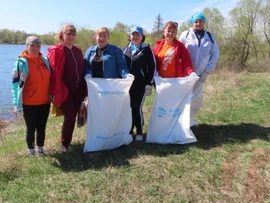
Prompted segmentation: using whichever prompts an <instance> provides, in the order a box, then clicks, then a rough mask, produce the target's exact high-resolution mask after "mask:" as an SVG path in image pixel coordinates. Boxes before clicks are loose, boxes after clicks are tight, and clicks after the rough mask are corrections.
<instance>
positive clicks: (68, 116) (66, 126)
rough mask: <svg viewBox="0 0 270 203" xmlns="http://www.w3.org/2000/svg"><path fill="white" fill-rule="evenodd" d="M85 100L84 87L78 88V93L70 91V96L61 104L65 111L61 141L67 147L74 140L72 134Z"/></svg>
mask: <svg viewBox="0 0 270 203" xmlns="http://www.w3.org/2000/svg"><path fill="white" fill-rule="evenodd" d="M83 100H84V91H83V90H82V89H81V90H79V89H78V91H77V92H76V93H73V94H72V93H69V94H68V98H67V99H66V101H65V102H64V103H63V104H62V106H61V107H62V110H63V113H64V122H63V127H62V132H61V143H62V145H63V146H64V147H66V148H68V146H69V145H70V143H71V141H72V134H73V131H74V127H75V122H76V116H77V114H78V111H79V108H80V106H81V103H82V101H83Z"/></svg>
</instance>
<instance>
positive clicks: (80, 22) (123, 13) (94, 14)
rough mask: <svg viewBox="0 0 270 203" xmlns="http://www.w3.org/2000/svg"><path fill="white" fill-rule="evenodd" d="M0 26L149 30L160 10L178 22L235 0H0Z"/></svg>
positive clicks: (45, 30)
mask: <svg viewBox="0 0 270 203" xmlns="http://www.w3.org/2000/svg"><path fill="white" fill-rule="evenodd" d="M0 3H1V4H0V5H1V6H0V29H5V28H6V29H10V30H21V31H25V32H27V33H36V34H46V33H49V32H58V31H59V30H60V29H61V26H62V25H63V24H64V23H67V22H69V23H73V24H74V25H75V26H76V27H77V29H80V28H81V27H85V28H87V29H92V30H97V29H98V28H99V27H101V26H106V27H108V28H113V27H114V25H115V24H116V23H117V22H121V23H124V24H127V25H139V26H141V27H143V28H144V29H145V30H146V31H148V32H151V30H152V28H153V25H154V21H155V19H156V17H157V15H158V14H159V13H160V15H161V17H162V18H163V21H164V23H165V22H167V21H169V20H172V21H176V22H178V23H179V24H181V23H182V22H185V21H187V20H188V19H189V18H190V17H191V16H192V14H193V13H195V12H198V11H202V10H203V9H204V8H206V7H208V8H218V9H219V10H220V11H221V12H222V14H223V15H224V16H225V17H227V16H228V12H229V11H230V10H231V9H232V8H234V7H235V6H236V3H237V0H201V1H199V0H187V1H181V0H133V1H131V0H129V1H127V0H126V1H124V0H114V1H112V0H103V1H102V0H87V1H86V0H85V1H83V0H26V1H21V0H1V1H0Z"/></svg>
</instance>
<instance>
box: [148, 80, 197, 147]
mask: <svg viewBox="0 0 270 203" xmlns="http://www.w3.org/2000/svg"><path fill="white" fill-rule="evenodd" d="M197 80H198V76H196V75H192V76H188V77H183V78H161V77H155V83H156V95H155V100H154V104H153V107H152V112H151V117H150V122H149V125H148V132H147V137H146V142H148V143H159V144H186V143H191V142H196V141H197V140H196V137H195V136H194V134H193V133H192V131H191V130H190V103H191V98H192V89H193V86H194V83H195V82H196V81H197Z"/></svg>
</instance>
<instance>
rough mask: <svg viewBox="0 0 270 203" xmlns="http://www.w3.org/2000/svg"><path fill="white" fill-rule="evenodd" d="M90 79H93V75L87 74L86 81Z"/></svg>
mask: <svg viewBox="0 0 270 203" xmlns="http://www.w3.org/2000/svg"><path fill="white" fill-rule="evenodd" d="M89 78H92V75H90V74H86V75H85V76H84V79H89Z"/></svg>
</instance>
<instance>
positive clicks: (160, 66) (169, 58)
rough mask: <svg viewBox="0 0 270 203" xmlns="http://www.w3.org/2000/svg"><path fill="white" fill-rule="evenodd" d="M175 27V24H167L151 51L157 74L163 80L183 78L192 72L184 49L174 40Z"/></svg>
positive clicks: (187, 54)
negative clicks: (160, 38)
mask: <svg viewBox="0 0 270 203" xmlns="http://www.w3.org/2000/svg"><path fill="white" fill-rule="evenodd" d="M177 26H178V25H177V23H176V22H173V21H169V22H167V23H166V24H165V26H164V28H163V39H162V40H160V41H157V42H156V45H155V46H154V49H153V51H154V55H155V58H156V63H157V72H158V74H159V75H160V76H161V77H163V78H177V77H185V76H189V75H190V74H191V73H192V72H194V71H193V69H192V65H191V58H190V55H189V53H188V51H187V49H186V47H185V46H184V45H183V44H182V43H181V42H179V41H178V40H177V39H176V35H177Z"/></svg>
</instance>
